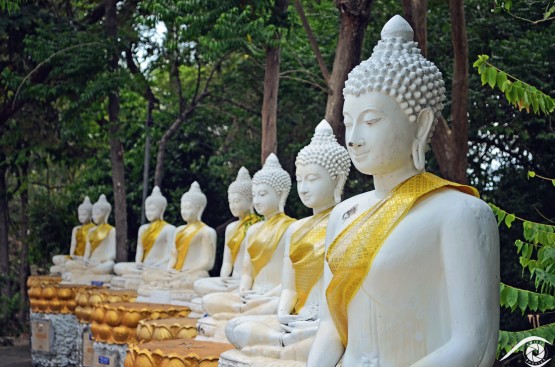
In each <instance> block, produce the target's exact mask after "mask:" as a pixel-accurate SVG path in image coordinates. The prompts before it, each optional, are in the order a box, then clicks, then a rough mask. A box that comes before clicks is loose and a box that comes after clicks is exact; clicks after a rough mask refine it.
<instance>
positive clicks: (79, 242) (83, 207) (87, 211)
mask: <svg viewBox="0 0 555 367" xmlns="http://www.w3.org/2000/svg"><path fill="white" fill-rule="evenodd" d="M77 217H78V218H79V222H80V223H81V224H80V225H78V226H75V227H73V231H71V246H70V249H69V255H55V256H54V257H53V258H52V262H53V263H54V265H53V266H52V267H51V268H50V273H51V274H62V273H63V272H64V271H65V266H64V264H65V263H66V261H68V260H71V259H74V260H81V259H82V258H83V256H85V248H86V246H87V236H88V234H89V230H90V229H91V228H93V227H94V226H95V224H94V223H93V222H92V203H91V199H89V197H88V196H85V199H84V200H83V202H82V203H81V204H80V205H79V207H78V208H77Z"/></svg>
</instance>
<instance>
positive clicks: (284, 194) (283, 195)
mask: <svg viewBox="0 0 555 367" xmlns="http://www.w3.org/2000/svg"><path fill="white" fill-rule="evenodd" d="M288 195H289V193H288V192H287V191H284V192H282V193H281V194H280V196H279V211H280V212H282V213H284V212H285V202H286V201H287V196H288Z"/></svg>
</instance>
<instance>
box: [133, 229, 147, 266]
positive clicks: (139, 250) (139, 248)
mask: <svg viewBox="0 0 555 367" xmlns="http://www.w3.org/2000/svg"><path fill="white" fill-rule="evenodd" d="M145 229H146V228H145V226H142V227H141V228H139V233H138V236H137V238H138V239H137V252H136V253H135V262H136V263H137V264H140V263H142V262H143V254H144V248H143V240H142V236H143V232H144V231H145Z"/></svg>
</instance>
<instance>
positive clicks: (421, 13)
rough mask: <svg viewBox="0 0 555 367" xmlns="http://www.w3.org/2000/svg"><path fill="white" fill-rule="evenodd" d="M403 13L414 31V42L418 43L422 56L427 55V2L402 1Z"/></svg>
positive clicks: (415, 0) (423, 0) (425, 0)
mask: <svg viewBox="0 0 555 367" xmlns="http://www.w3.org/2000/svg"><path fill="white" fill-rule="evenodd" d="M401 2H402V4H403V13H404V16H405V19H406V20H407V22H409V24H410V26H411V27H412V29H413V30H414V40H415V41H416V42H418V45H419V46H420V49H421V50H422V55H423V56H424V57H426V56H427V55H428V37H427V30H428V25H427V19H426V14H427V11H428V0H402V1H401Z"/></svg>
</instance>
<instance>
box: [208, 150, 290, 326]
mask: <svg viewBox="0 0 555 367" xmlns="http://www.w3.org/2000/svg"><path fill="white" fill-rule="evenodd" d="M252 183H253V185H252V194H253V203H254V208H255V209H256V211H257V212H258V214H260V215H262V216H264V221H262V222H258V223H256V224H253V225H252V226H251V227H250V228H249V229H248V231H247V235H246V239H245V241H246V243H247V248H246V252H245V258H244V260H243V274H242V276H241V281H240V284H239V289H238V290H237V291H234V292H225V293H210V294H207V295H206V296H204V297H203V298H202V306H203V308H204V311H205V312H206V313H207V314H208V315H210V316H214V319H218V320H227V319H230V318H231V317H233V316H237V315H239V314H255V315H256V314H262V315H268V314H273V313H275V312H276V310H277V305H278V301H279V295H280V292H281V281H280V280H281V268H282V266H283V254H284V250H285V238H284V236H283V235H284V233H285V231H286V230H287V228H288V227H289V226H290V225H291V224H292V223H293V222H295V219H293V218H290V217H288V216H287V215H286V214H285V213H284V212H283V211H284V206H285V201H286V200H287V196H288V194H289V190H290V189H291V177H289V174H288V173H287V172H286V171H285V170H284V169H283V168H281V165H280V163H279V161H278V159H277V157H276V156H275V154H273V153H272V154H270V155H269V156H268V158H267V159H266V162H265V163H264V166H263V167H262V169H261V170H260V171H258V172H257V173H256V174H255V175H254V177H253V179H252ZM210 322H211V320H209V321H207V320H205V319H200V320H199V321H198V324H197V325H198V328H199V332H200V334H201V336H210V332H209V331H208V330H207V328H204V327H203V325H205V324H207V323H210ZM219 326H222V327H223V325H219ZM222 333H223V330H222Z"/></svg>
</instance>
